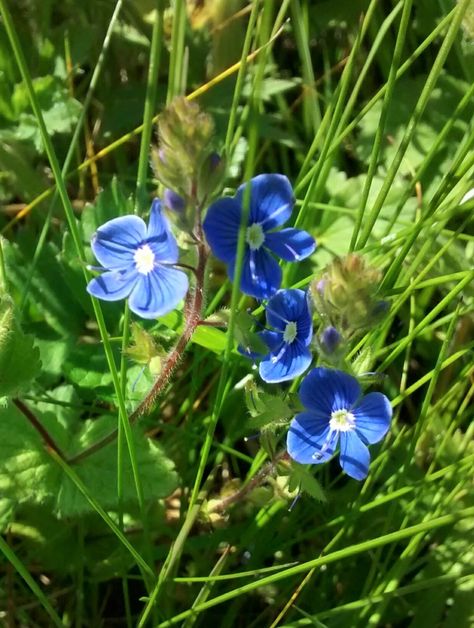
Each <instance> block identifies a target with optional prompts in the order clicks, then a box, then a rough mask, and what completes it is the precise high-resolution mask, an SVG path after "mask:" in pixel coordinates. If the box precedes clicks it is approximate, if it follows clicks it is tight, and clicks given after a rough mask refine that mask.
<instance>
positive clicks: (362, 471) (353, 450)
mask: <svg viewBox="0 0 474 628" xmlns="http://www.w3.org/2000/svg"><path fill="white" fill-rule="evenodd" d="M340 462H341V467H342V468H343V469H344V471H345V472H346V473H347V475H350V476H351V478H354V480H363V479H364V478H366V477H367V474H368V472H369V462H370V454H369V450H368V449H367V447H366V446H365V445H364V443H363V442H362V441H361V440H360V438H359V437H358V436H357V434H356V433H355V432H341V456H340Z"/></svg>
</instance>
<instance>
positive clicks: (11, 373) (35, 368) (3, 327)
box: [0, 295, 41, 397]
mask: <svg viewBox="0 0 474 628" xmlns="http://www.w3.org/2000/svg"><path fill="white" fill-rule="evenodd" d="M40 366H41V364H40V359H39V350H38V348H37V347H35V346H34V344H33V338H32V337H31V336H27V335H26V334H24V333H23V331H22V330H21V328H20V325H19V324H18V322H17V320H16V313H15V308H14V305H13V302H12V300H11V298H10V297H9V296H8V295H4V296H2V297H0V397H8V396H13V395H16V394H17V393H19V392H20V391H21V390H22V389H24V388H25V387H26V386H27V385H28V384H29V383H30V382H31V381H32V380H33V379H35V377H37V375H38V374H39V371H40Z"/></svg>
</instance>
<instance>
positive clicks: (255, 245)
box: [245, 222, 265, 251]
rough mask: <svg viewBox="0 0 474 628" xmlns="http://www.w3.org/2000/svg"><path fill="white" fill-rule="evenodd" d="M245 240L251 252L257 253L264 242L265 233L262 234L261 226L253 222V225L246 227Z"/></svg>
mask: <svg viewBox="0 0 474 628" xmlns="http://www.w3.org/2000/svg"><path fill="white" fill-rule="evenodd" d="M245 240H246V242H247V244H248V245H249V247H250V250H251V251H257V250H258V249H259V248H260V247H261V246H262V244H263V243H264V242H265V233H264V232H263V229H262V225H260V224H259V223H258V222H255V223H254V224H253V225H250V227H247V232H246V234H245Z"/></svg>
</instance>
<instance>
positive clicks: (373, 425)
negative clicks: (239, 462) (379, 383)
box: [287, 368, 392, 480]
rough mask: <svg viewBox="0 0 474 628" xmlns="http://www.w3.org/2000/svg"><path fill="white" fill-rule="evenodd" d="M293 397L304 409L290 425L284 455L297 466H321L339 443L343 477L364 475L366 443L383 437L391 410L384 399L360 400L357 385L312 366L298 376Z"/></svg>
mask: <svg viewBox="0 0 474 628" xmlns="http://www.w3.org/2000/svg"><path fill="white" fill-rule="evenodd" d="M299 397H300V400H301V403H302V404H303V406H304V407H305V411H304V412H301V413H299V414H297V415H296V416H295V417H294V419H293V420H292V421H291V424H290V428H289V431H288V436H287V450H288V454H289V455H290V456H291V458H293V460H296V462H299V463H301V464H321V463H323V462H326V461H327V460H329V458H331V457H332V456H333V454H334V452H335V451H336V448H337V446H338V443H340V456H339V461H340V464H341V467H342V468H343V470H344V471H345V472H346V473H347V475H349V476H351V477H352V478H354V479H355V480H363V479H364V478H365V477H366V476H367V474H368V472H369V462H370V454H369V450H368V448H367V445H371V444H373V443H378V442H379V441H380V440H382V438H383V437H384V436H385V434H386V433H387V431H388V429H389V427H390V420H391V418H392V407H391V405H390V401H389V400H388V399H387V397H386V396H385V395H383V394H382V393H379V392H372V393H369V394H368V395H364V396H361V389H360V385H359V382H358V381H357V379H356V378H355V377H352V375H348V374H347V373H344V372H343V371H338V370H334V369H327V368H315V369H313V370H312V371H310V372H309V373H308V375H307V376H306V377H305V378H304V380H303V382H302V384H301V387H300V390H299Z"/></svg>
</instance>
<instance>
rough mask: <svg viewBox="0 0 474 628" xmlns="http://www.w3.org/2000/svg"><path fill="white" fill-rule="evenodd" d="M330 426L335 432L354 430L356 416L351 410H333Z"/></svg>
mask: <svg viewBox="0 0 474 628" xmlns="http://www.w3.org/2000/svg"><path fill="white" fill-rule="evenodd" d="M329 427H330V429H331V430H333V431H335V432H352V431H353V430H354V429H355V417H354V415H353V414H352V412H349V410H335V411H334V412H331V419H330V421H329Z"/></svg>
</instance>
